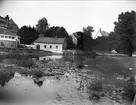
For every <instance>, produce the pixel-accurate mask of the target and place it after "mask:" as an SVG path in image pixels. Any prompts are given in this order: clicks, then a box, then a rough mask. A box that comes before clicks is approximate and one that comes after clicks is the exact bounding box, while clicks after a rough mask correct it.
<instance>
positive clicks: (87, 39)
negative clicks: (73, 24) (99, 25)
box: [82, 26, 94, 51]
mask: <svg viewBox="0 0 136 105" xmlns="http://www.w3.org/2000/svg"><path fill="white" fill-rule="evenodd" d="M93 31H94V30H93V27H92V26H88V27H86V28H85V27H83V37H82V38H83V39H82V40H83V50H84V51H92V41H93V40H92V32H93Z"/></svg>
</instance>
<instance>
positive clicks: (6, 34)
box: [0, 15, 20, 48]
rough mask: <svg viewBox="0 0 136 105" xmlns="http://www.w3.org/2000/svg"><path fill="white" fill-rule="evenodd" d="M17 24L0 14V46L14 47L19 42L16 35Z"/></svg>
mask: <svg viewBox="0 0 136 105" xmlns="http://www.w3.org/2000/svg"><path fill="white" fill-rule="evenodd" d="M18 29H19V28H18V26H17V25H16V23H15V22H14V21H13V20H12V19H10V18H9V16H8V15H7V16H6V17H1V16H0V47H6V48H16V47H17V44H19V43H20V41H19V36H17V31H18Z"/></svg>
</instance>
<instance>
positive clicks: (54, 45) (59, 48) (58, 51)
mask: <svg viewBox="0 0 136 105" xmlns="http://www.w3.org/2000/svg"><path fill="white" fill-rule="evenodd" d="M34 45H40V49H41V50H46V51H51V52H57V53H62V44H46V43H34ZM45 45H46V48H45ZM50 45H51V46H52V48H50ZM56 46H58V48H56Z"/></svg>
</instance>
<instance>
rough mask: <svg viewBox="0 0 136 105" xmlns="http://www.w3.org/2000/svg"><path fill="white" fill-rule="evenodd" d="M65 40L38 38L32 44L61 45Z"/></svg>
mask: <svg viewBox="0 0 136 105" xmlns="http://www.w3.org/2000/svg"><path fill="white" fill-rule="evenodd" d="M64 40H65V38H50V37H40V38H38V39H37V40H35V41H34V43H49V44H63V42H64Z"/></svg>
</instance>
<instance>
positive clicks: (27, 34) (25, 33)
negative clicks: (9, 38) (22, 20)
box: [17, 26, 39, 44]
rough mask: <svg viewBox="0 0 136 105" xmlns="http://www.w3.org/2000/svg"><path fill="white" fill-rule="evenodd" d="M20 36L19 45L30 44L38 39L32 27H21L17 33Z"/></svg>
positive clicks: (36, 32)
mask: <svg viewBox="0 0 136 105" xmlns="http://www.w3.org/2000/svg"><path fill="white" fill-rule="evenodd" d="M17 34H18V35H19V36H20V43H21V44H31V43H33V41H34V40H36V39H37V38H38V34H39V33H38V31H37V30H36V29H35V28H34V27H30V26H29V27H28V26H23V27H21V28H20V29H19V30H18V33H17Z"/></svg>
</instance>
